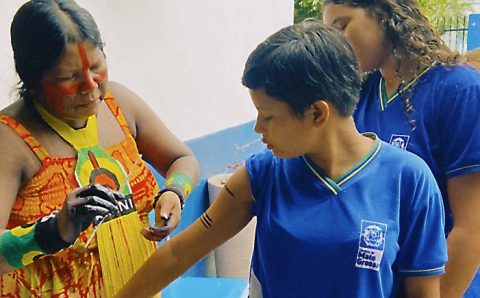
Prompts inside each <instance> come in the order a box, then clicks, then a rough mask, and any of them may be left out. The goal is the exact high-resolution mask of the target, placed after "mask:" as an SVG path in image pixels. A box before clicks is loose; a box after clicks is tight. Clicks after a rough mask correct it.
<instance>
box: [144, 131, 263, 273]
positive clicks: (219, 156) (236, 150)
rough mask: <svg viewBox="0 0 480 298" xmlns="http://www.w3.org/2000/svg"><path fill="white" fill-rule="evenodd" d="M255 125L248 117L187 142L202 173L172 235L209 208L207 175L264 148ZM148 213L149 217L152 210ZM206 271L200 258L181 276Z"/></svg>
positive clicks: (229, 168) (225, 169)
mask: <svg viewBox="0 0 480 298" xmlns="http://www.w3.org/2000/svg"><path fill="white" fill-rule="evenodd" d="M254 125H255V121H250V122H247V123H245V124H241V125H238V126H235V127H231V128H227V129H224V130H221V131H219V132H216V133H213V134H209V135H206V136H204V137H200V138H196V139H193V140H189V141H187V142H186V143H187V145H188V146H189V147H190V149H191V150H192V151H193V153H194V154H195V156H196V157H197V159H198V161H199V163H200V174H201V176H200V182H199V183H198V185H197V187H196V188H195V189H194V190H193V192H192V194H191V195H190V197H189V198H188V201H187V203H186V204H185V209H184V210H183V211H182V220H181V222H180V225H179V227H178V228H177V229H175V231H174V233H173V235H175V234H177V233H178V232H180V231H182V230H183V229H185V228H186V227H188V226H189V225H190V224H192V223H193V222H194V221H195V220H196V219H197V218H198V217H199V216H200V215H202V213H203V212H205V210H206V209H207V208H208V205H209V203H208V202H209V201H208V190H207V179H208V178H209V177H211V176H213V175H216V174H222V173H231V172H233V168H234V167H235V166H238V165H241V164H243V162H244V161H245V160H246V159H247V158H248V157H249V156H250V155H252V154H253V153H255V152H259V151H262V150H264V149H265V146H264V144H263V143H262V142H261V141H260V136H259V135H258V134H256V133H255V132H254V130H253V127H254ZM156 176H157V179H158V181H159V185H163V184H164V182H165V180H164V179H163V178H162V177H161V176H160V175H158V174H157V175H156ZM151 215H152V216H151V217H150V219H151V221H152V220H153V213H151ZM173 235H172V236H173ZM161 244H162V243H160V245H161ZM206 271H207V268H206V262H205V260H202V261H200V262H199V263H197V264H196V265H195V266H193V267H192V268H191V269H190V270H188V271H187V272H186V273H185V274H184V276H191V277H202V276H205V275H206Z"/></svg>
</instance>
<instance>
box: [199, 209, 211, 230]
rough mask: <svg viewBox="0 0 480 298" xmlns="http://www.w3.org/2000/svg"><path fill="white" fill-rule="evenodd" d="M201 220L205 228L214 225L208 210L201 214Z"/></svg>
mask: <svg viewBox="0 0 480 298" xmlns="http://www.w3.org/2000/svg"><path fill="white" fill-rule="evenodd" d="M200 220H201V221H202V223H203V225H204V226H205V228H207V229H209V228H211V227H212V224H213V221H212V219H211V218H210V216H208V214H207V212H206V211H205V212H204V213H203V214H202V215H201V216H200Z"/></svg>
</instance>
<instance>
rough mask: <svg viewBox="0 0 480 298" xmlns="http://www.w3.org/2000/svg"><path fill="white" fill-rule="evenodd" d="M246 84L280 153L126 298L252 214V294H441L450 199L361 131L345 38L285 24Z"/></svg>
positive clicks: (415, 165)
mask: <svg viewBox="0 0 480 298" xmlns="http://www.w3.org/2000/svg"><path fill="white" fill-rule="evenodd" d="M339 70H342V71H339ZM242 81H243V84H244V85H245V86H247V87H248V88H249V89H250V96H251V98H252V101H253V104H254V105H255V108H256V109H257V111H258V116H257V121H256V125H255V130H256V132H257V133H259V134H262V140H263V142H264V143H265V144H266V145H267V148H268V149H269V150H267V151H264V152H261V153H258V154H255V155H253V156H252V157H250V158H249V159H248V160H247V161H246V163H245V166H244V167H242V168H240V169H239V170H237V171H236V172H235V173H234V174H233V176H232V177H231V178H230V180H229V181H228V182H227V183H226V185H225V187H224V188H223V189H222V191H221V192H220V193H219V195H218V197H217V198H216V199H215V203H214V204H213V205H212V206H211V207H210V208H209V209H208V210H207V211H206V212H205V213H204V214H203V215H202V216H201V217H200V218H199V219H198V220H197V221H196V222H195V223H193V224H192V225H191V226H190V227H189V228H187V229H186V230H185V231H184V232H182V233H180V234H179V235H177V236H176V237H174V238H173V239H172V240H170V241H169V242H167V243H166V244H165V245H164V246H162V247H161V248H159V249H158V250H157V252H156V253H154V255H153V256H152V257H151V258H150V259H149V260H148V261H147V263H146V264H145V265H144V266H143V267H142V268H141V269H140V270H139V272H137V273H136V275H135V276H134V277H133V279H132V280H131V281H130V282H129V283H128V284H127V285H126V287H125V288H124V289H123V290H122V291H121V292H120V295H119V297H131V296H133V295H135V297H144V296H145V297H147V296H151V295H153V294H154V293H156V292H158V291H159V290H160V289H161V288H163V287H165V286H166V285H167V284H168V283H169V282H171V281H172V280H173V279H175V278H176V277H178V276H179V275H180V274H181V273H182V272H184V271H185V270H186V269H188V268H189V267H190V266H192V265H193V264H194V263H195V262H196V261H198V260H199V259H200V258H201V257H202V256H204V255H206V254H207V253H208V252H209V251H211V250H213V249H214V248H215V247H217V246H219V245H220V244H222V243H223V242H225V241H226V240H228V239H229V238H231V237H233V236H234V235H235V234H236V233H238V232H239V231H240V230H241V229H242V228H243V227H245V226H246V225H247V224H248V222H249V221H250V220H251V219H252V217H253V216H256V217H257V228H256V236H255V247H254V253H253V258H252V266H251V277H250V297H275V298H277V297H395V296H396V295H397V294H398V293H399V291H402V292H404V293H405V294H406V295H407V296H414V295H416V297H438V295H439V275H440V274H442V273H443V272H444V265H445V262H446V243H445V237H444V235H443V228H444V217H443V205H442V200H441V195H440V191H439V189H438V187H437V185H436V183H435V179H434V177H433V176H432V174H431V172H430V170H429V169H428V167H427V166H426V164H425V163H424V162H423V161H422V160H421V159H420V158H419V157H417V156H415V155H413V154H411V153H408V152H405V151H402V150H399V149H397V148H394V147H393V146H390V145H388V144H386V143H383V142H382V141H380V139H379V138H378V137H377V136H376V135H373V134H367V135H362V134H360V133H358V131H357V130H356V128H355V124H354V122H353V119H352V117H351V115H352V112H353V109H354V107H355V104H356V99H357V98H358V92H359V90H360V75H359V71H358V64H357V62H356V60H355V58H354V54H353V52H352V50H351V48H350V47H349V45H348V43H347V42H346V40H345V39H344V38H343V37H342V36H341V35H340V33H339V32H337V31H336V30H335V29H334V28H331V27H327V26H325V25H322V24H321V23H318V22H316V21H307V22H303V23H301V24H297V25H293V26H289V27H286V28H284V29H282V30H280V31H278V32H277V33H275V34H273V35H272V36H270V37H269V38H268V39H267V40H266V41H264V42H262V43H261V44H260V45H259V46H258V47H257V48H256V49H255V50H254V51H253V53H252V54H251V55H250V57H249V59H248V61H247V63H246V66H245V70H244V74H243V80H242Z"/></svg>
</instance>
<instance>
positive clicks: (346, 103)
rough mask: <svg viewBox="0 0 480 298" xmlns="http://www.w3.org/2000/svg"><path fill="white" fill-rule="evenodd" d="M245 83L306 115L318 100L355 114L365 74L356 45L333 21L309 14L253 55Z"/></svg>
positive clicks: (277, 34) (344, 112) (344, 113)
mask: <svg viewBox="0 0 480 298" xmlns="http://www.w3.org/2000/svg"><path fill="white" fill-rule="evenodd" d="M242 83H243V85H245V86H246V87H248V88H249V89H252V90H261V89H262V90H265V92H266V93H267V94H268V95H269V96H271V97H273V98H275V99H278V100H281V101H283V102H286V103H287V104H288V105H289V107H290V108H291V109H292V111H293V112H294V114H296V115H297V116H302V115H303V114H304V112H305V110H306V109H307V108H308V107H310V106H311V104H312V103H314V102H315V101H317V100H325V101H327V102H329V103H331V104H332V105H333V106H334V107H335V108H336V110H337V111H338V112H339V114H340V115H342V116H350V115H352V113H353V110H354V108H355V105H356V103H357V101H358V97H359V92H360V86H361V79H360V71H359V66H358V62H357V60H356V59H355V55H354V53H353V50H352V49H351V47H350V45H349V43H348V42H347V41H346V39H345V38H344V37H343V36H342V34H341V33H340V32H339V31H338V30H337V29H335V28H333V27H332V26H327V25H324V24H322V23H320V22H319V21H316V20H313V19H307V20H305V21H303V22H301V23H298V24H295V25H291V26H288V27H285V28H283V29H281V30H280V31H278V32H276V33H274V34H273V35H271V36H270V37H268V38H267V39H266V40H265V41H264V42H262V43H261V44H259V45H258V46H257V48H256V49H255V50H254V51H253V52H252V53H251V54H250V56H249V58H248V60H247V63H246V65H245V69H244V72H243V77H242Z"/></svg>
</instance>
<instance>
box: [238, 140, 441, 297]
mask: <svg viewBox="0 0 480 298" xmlns="http://www.w3.org/2000/svg"><path fill="white" fill-rule="evenodd" d="M246 169H247V171H248V174H249V177H250V183H251V190H252V194H253V197H254V204H253V207H252V212H253V214H254V215H256V216H257V229H256V238H255V245H254V253H253V258H252V273H251V278H250V279H251V294H250V297H252V298H254V297H264V298H267V297H274V298H281V297H369V298H370V297H394V296H395V294H396V291H397V290H398V287H399V279H400V277H402V276H422V275H437V274H442V273H443V272H444V265H445V262H446V260H447V254H446V242H445V237H444V234H443V229H444V217H443V214H444V210H443V205H442V200H441V195H440V191H439V189H438V187H437V185H436V183H435V180H434V178H433V176H432V174H431V172H430V170H429V169H428V167H427V166H426V165H425V163H424V162H423V161H422V160H421V159H420V158H418V157H417V156H415V155H413V154H411V153H408V152H405V151H402V150H399V149H397V148H394V147H392V146H390V145H388V144H386V143H383V142H381V141H379V140H378V139H377V140H376V142H375V146H374V148H373V149H372V150H371V152H370V153H369V154H368V155H367V156H366V157H365V158H364V159H363V160H362V161H361V162H360V163H359V164H357V165H356V166H355V167H353V168H352V169H351V170H349V171H348V172H347V173H345V174H344V175H342V177H340V178H339V179H337V180H335V181H334V180H332V179H330V178H329V177H327V176H326V175H325V174H324V173H323V171H322V170H321V169H320V168H319V167H317V166H316V165H315V164H314V163H313V162H312V161H311V160H309V158H308V157H306V156H304V157H297V158H291V159H280V158H276V157H275V156H273V154H272V153H271V152H270V151H265V152H262V153H260V154H256V155H253V156H252V157H251V158H249V159H248V160H247V161H246Z"/></svg>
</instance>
